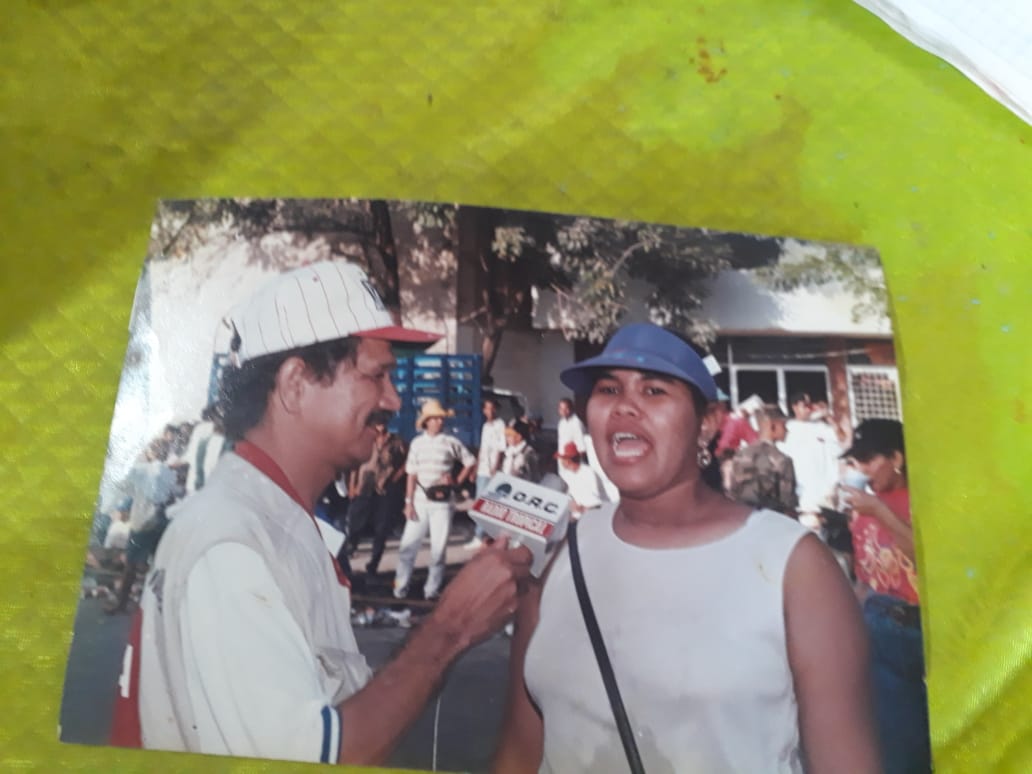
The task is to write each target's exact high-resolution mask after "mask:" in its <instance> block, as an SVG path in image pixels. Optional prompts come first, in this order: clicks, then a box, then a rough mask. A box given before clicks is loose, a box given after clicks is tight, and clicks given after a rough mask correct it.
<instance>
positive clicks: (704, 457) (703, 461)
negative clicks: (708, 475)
mask: <svg viewBox="0 0 1032 774" xmlns="http://www.w3.org/2000/svg"><path fill="white" fill-rule="evenodd" d="M696 459H697V460H698V463H699V467H700V468H708V467H709V466H710V463H711V462H713V455H712V454H710V450H709V445H708V444H704V443H700V444H699V455H698V457H697V458H696Z"/></svg>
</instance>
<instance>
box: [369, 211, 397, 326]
mask: <svg viewBox="0 0 1032 774" xmlns="http://www.w3.org/2000/svg"><path fill="white" fill-rule="evenodd" d="M369 210H370V214H371V215H372V218H373V244H374V245H375V247H376V249H377V251H378V252H379V253H380V260H381V261H382V262H383V273H382V275H381V276H380V277H379V279H380V280H381V284H382V290H383V302H384V304H386V306H387V308H388V309H390V310H391V312H392V313H394V314H396V315H398V314H400V313H401V291H400V287H401V283H400V281H399V279H398V248H397V246H396V245H395V244H394V230H393V229H392V228H391V211H390V208H389V207H388V206H387V202H385V201H383V200H382V199H375V200H373V201H370V202H369Z"/></svg>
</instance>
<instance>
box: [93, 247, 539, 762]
mask: <svg viewBox="0 0 1032 774" xmlns="http://www.w3.org/2000/svg"><path fill="white" fill-rule="evenodd" d="M229 323H230V324H231V326H232V329H233V330H234V332H235V336H234V342H233V347H234V349H235V351H236V357H235V359H234V360H235V365H234V366H233V367H231V368H230V369H228V371H227V372H226V373H225V374H224V375H223V379H222V384H221V395H220V401H221V403H222V405H223V408H224V425H225V430H226V435H227V438H229V439H230V440H232V441H235V442H236V446H235V448H234V451H233V452H231V453H227V454H225V455H223V457H222V458H221V459H220V460H219V462H218V464H217V465H216V467H215V469H214V471H213V473H212V475H211V476H210V478H209V479H208V480H207V481H206V483H205V486H204V488H203V489H201V490H199V491H198V492H197V493H196V494H195V495H193V496H192V497H189V498H187V499H186V500H184V501H183V503H182V506H181V508H180V509H179V511H178V513H177V514H176V516H175V518H174V519H173V521H172V524H171V525H170V527H169V528H168V530H167V531H166V533H165V536H164V538H163V539H162V541H161V543H160V545H159V547H158V551H157V554H156V557H155V561H154V565H153V567H152V569H151V572H150V574H149V575H148V578H147V582H146V585H145V589H144V593H143V597H142V600H141V609H140V612H141V615H140V616H138V617H137V619H136V621H135V623H134V629H133V634H132V636H131V641H130V647H129V648H128V649H127V652H126V659H125V664H126V669H125V672H124V674H123V675H122V677H121V679H120V681H119V698H118V702H117V703H118V706H117V708H116V717H115V728H114V733H113V738H112V742H113V743H115V744H123V745H133V744H135V745H142V746H144V747H148V748H157V749H165V750H188V751H193V752H203V753H214V754H224V755H240V756H247V757H256V758H257V757H262V758H280V759H289V760H301V761H322V762H342V763H343V762H346V763H356V764H378V763H381V762H383V761H384V760H385V759H386V757H387V755H388V754H389V753H390V751H391V748H392V747H393V746H394V744H395V743H396V742H397V740H398V739H399V738H400V737H401V735H402V734H403V732H404V731H405V730H406V729H407V728H408V726H409V725H410V724H411V723H412V722H413V721H414V720H415V719H416V717H418V715H419V713H420V712H421V710H422V708H423V705H424V704H425V703H426V701H427V700H428V699H429V697H430V696H431V695H432V693H433V691H434V690H435V688H436V687H437V686H438V684H439V683H440V681H441V678H442V675H443V674H444V672H445V670H446V669H447V668H448V667H449V665H450V664H452V663H453V662H454V661H455V659H456V658H457V657H458V655H459V654H460V653H461V652H462V651H463V650H464V649H465V648H466V647H468V646H470V645H471V644H473V643H476V642H478V641H480V640H482V639H483V638H485V637H486V636H488V635H489V634H491V633H493V632H494V631H496V630H497V629H499V628H501V627H502V625H503V624H504V623H505V622H506V620H507V619H508V618H509V617H510V615H511V614H512V612H513V610H514V609H515V607H516V601H517V584H518V582H520V581H522V580H523V579H524V578H525V577H526V575H527V573H528V571H529V565H530V561H531V556H530V553H529V552H528V551H526V550H525V549H520V550H516V551H509V550H507V546H506V545H505V544H504V542H503V543H500V544H499V543H496V544H495V545H493V546H491V547H489V548H487V549H485V550H484V551H483V552H482V553H480V554H478V555H477V556H476V557H474V559H473V560H472V561H471V562H470V563H469V565H468V567H467V568H466V569H465V570H464V571H463V572H462V573H460V574H459V576H458V577H457V578H456V579H455V581H454V583H452V584H451V586H450V587H449V589H448V592H447V593H446V594H445V595H444V596H443V597H442V598H441V601H440V603H439V604H438V606H437V609H436V610H435V612H434V613H433V614H432V615H430V616H429V617H428V618H427V619H426V620H425V621H424V622H423V624H422V625H421V626H420V627H419V628H418V629H417V630H415V631H414V632H413V634H412V637H411V638H410V639H409V641H408V643H407V645H406V646H405V647H404V648H403V649H402V650H401V651H400V652H399V653H398V654H397V656H396V657H395V658H394V659H393V660H392V661H391V662H390V663H389V664H387V665H386V666H385V667H383V668H382V669H381V670H380V671H379V672H378V673H377V674H376V675H375V676H374V675H373V674H372V672H371V670H370V668H369V666H368V664H367V663H366V660H365V658H364V657H363V655H362V654H361V653H360V652H359V650H358V647H357V644H356V641H355V636H354V633H353V632H352V629H351V622H350V612H351V596H350V590H349V587H348V584H347V579H346V577H345V576H344V575H343V573H341V571H340V568H339V566H338V565H337V564H336V562H335V560H334V558H333V556H332V555H331V554H330V553H329V551H328V549H327V547H326V545H325V544H324V542H323V539H322V537H321V534H320V527H319V526H318V524H317V521H316V519H314V518H313V515H312V514H313V509H314V505H315V502H316V499H317V498H318V497H319V494H320V493H321V492H322V491H323V490H324V489H325V488H326V486H327V485H328V484H329V483H330V482H331V481H333V480H334V478H335V477H337V475H338V474H339V473H341V472H343V471H346V470H349V469H351V468H353V467H355V466H357V465H359V464H361V463H362V462H363V461H364V460H366V459H368V458H369V455H370V453H371V451H372V448H373V443H374V440H375V438H376V430H375V425H376V424H377V423H378V422H383V421H386V420H388V419H389V418H390V417H391V415H392V414H393V413H394V412H395V411H397V410H398V409H399V408H400V403H401V402H400V399H399V397H398V393H397V391H396V390H395V389H394V386H393V384H392V383H391V372H392V370H393V369H394V366H395V359H394V355H393V353H392V349H391V345H392V344H393V343H398V342H401V343H407V344H410V345H416V346H426V345H428V344H429V343H431V342H432V341H434V340H435V339H436V338H437V337H436V336H435V335H433V334H427V333H423V332H419V331H412V330H407V329H405V328H401V327H399V326H397V325H395V323H394V321H393V320H392V318H391V315H390V313H389V312H388V311H387V309H386V308H385V307H384V305H383V302H382V301H381V300H380V297H379V296H378V295H377V293H376V291H375V290H374V289H373V287H372V285H371V284H370V283H369V280H368V279H367V278H366V275H365V274H364V273H363V272H362V271H361V270H360V269H359V268H358V267H357V266H354V265H352V264H349V263H346V262H342V261H325V262H321V263H316V264H312V265H309V266H305V267H303V268H300V269H296V270H293V271H288V272H285V273H283V274H282V275H280V276H278V277H277V278H275V279H274V280H272V281H271V282H269V283H268V285H266V286H265V287H264V288H262V289H261V290H259V291H258V292H257V293H256V294H255V295H254V296H252V297H251V298H250V299H249V300H248V301H247V302H246V303H245V304H244V305H243V306H242V307H240V308H239V309H237V310H235V311H234V312H233V313H231V315H230V319H229Z"/></svg>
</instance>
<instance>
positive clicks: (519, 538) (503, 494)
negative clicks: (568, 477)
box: [469, 473, 570, 578]
mask: <svg viewBox="0 0 1032 774" xmlns="http://www.w3.org/2000/svg"><path fill="white" fill-rule="evenodd" d="M552 479H554V481H553V480H552ZM549 484H551V486H549ZM559 487H564V485H563V483H562V480H561V479H560V478H559V477H558V476H545V479H543V480H542V483H540V484H534V483H532V482H530V481H525V480H524V479H522V478H517V477H516V476H510V475H507V474H505V473H496V474H495V475H493V476H492V477H491V480H490V481H488V482H487V486H486V487H485V488H484V491H483V492H482V493H480V494H479V495H477V499H476V501H475V502H474V503H473V507H472V508H470V509H469V516H470V518H472V519H473V521H475V522H476V523H477V524H478V525H480V527H481V528H483V530H484V532H485V533H487V534H488V535H489V536H490V537H491V538H493V539H497V538H499V537H501V536H502V535H505V536H507V537H508V538H509V541H510V544H511V545H513V546H517V545H522V546H526V547H527V548H529V549H530V552H531V553H532V554H533V555H534V561H533V563H532V564H531V566H530V572H531V574H532V575H534V577H535V578H540V577H541V573H542V571H543V570H544V569H545V564H546V562H547V561H548V558H549V555H550V554H551V553H552V551H554V550H555V547H556V546H558V545H559V544H560V543H561V542H562V540H563V538H564V537H565V536H566V527H567V525H568V524H569V523H570V496H569V495H567V494H565V492H564V491H563V489H560V488H559Z"/></svg>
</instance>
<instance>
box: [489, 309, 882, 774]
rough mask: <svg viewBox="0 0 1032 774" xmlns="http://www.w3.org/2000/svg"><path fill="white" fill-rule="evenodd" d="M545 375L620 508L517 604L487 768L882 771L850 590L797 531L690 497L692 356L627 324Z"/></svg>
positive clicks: (695, 472)
mask: <svg viewBox="0 0 1032 774" xmlns="http://www.w3.org/2000/svg"><path fill="white" fill-rule="evenodd" d="M560 379H561V380H562V382H563V384H565V385H566V386H567V387H569V388H570V389H572V390H573V391H574V393H575V394H576V395H577V396H578V397H579V398H581V399H586V400H587V410H586V415H587V425H588V432H589V434H590V436H591V438H592V442H593V444H594V447H595V449H596V452H597V454H598V457H599V461H600V463H601V465H602V468H603V469H604V470H605V473H606V475H607V476H609V478H610V479H612V481H613V483H614V484H615V485H616V486H617V488H618V489H619V490H620V502H619V504H618V505H613V504H609V505H607V506H603V508H601V509H598V510H596V511H595V512H594V513H593V514H592V515H591V516H590V517H589V518H584V519H581V520H580V521H579V522H577V524H576V527H572V526H571V528H570V530H569V534H568V539H567V545H566V546H565V547H564V548H563V549H562V550H560V551H559V552H557V554H556V556H555V558H554V560H553V562H552V565H551V567H550V568H549V569H548V571H547V572H546V574H545V576H544V579H543V583H540V584H536V586H535V588H533V589H532V590H531V592H529V593H528V594H527V595H525V597H524V600H523V602H522V603H521V607H520V610H519V612H518V613H517V619H516V620H517V626H516V634H515V636H514V638H513V645H512V648H513V650H512V658H511V664H510V695H509V703H508V707H507V712H506V720H505V724H504V727H503V732H502V737H501V741H500V744H499V748H498V751H497V754H496V758H495V770H496V771H498V772H503V773H507V772H523V771H528V772H530V771H541V772H563V774H566V772H589V771H590V772H602V771H604V772H611V771H626V770H628V769H629V770H631V771H633V772H639V771H650V772H682V771H685V772H694V771H700V772H729V771H733V772H750V774H751V773H752V772H767V771H776V772H802V771H804V770H805V771H807V772H841V771H850V772H874V771H878V770H879V764H878V756H877V743H876V741H875V732H874V729H873V722H872V713H871V709H870V697H869V693H868V681H867V658H868V657H867V649H866V642H867V639H866V634H865V631H864V625H863V621H862V620H861V617H860V614H859V610H858V607H857V605H856V601H855V599H854V597H853V595H852V591H851V590H850V588H849V585H848V583H847V582H846V579H845V577H844V576H843V574H842V572H841V570H840V569H839V567H838V565H837V564H836V562H835V560H834V558H833V557H832V556H831V554H830V553H829V552H828V551H827V549H826V548H825V547H824V546H823V545H822V544H821V543H820V541H819V540H817V538H816V537H814V536H813V535H812V534H811V533H810V532H809V530H807V529H806V528H804V527H801V526H800V525H799V524H798V523H797V522H796V521H794V520H793V519H791V518H788V517H786V516H784V515H783V514H779V513H776V512H774V511H769V510H751V509H750V508H749V507H747V506H744V505H741V504H739V503H735V502H733V501H732V500H730V499H728V498H726V497H725V496H724V495H723V494H721V493H719V492H717V491H714V489H712V488H711V487H709V486H707V485H705V484H704V483H703V482H702V480H701V477H700V465H703V464H705V462H706V460H705V455H703V454H700V425H701V423H702V419H703V417H704V415H705V412H706V408H707V406H708V404H709V403H711V402H712V401H714V400H715V399H716V397H717V388H716V385H715V384H714V382H713V378H712V376H711V375H710V373H709V370H708V369H707V368H706V366H705V364H704V363H703V362H702V360H701V358H700V357H699V356H698V355H697V354H696V352H695V350H694V349H693V348H692V347H691V345H689V344H688V343H687V342H685V341H684V340H683V339H681V338H680V337H679V336H677V335H675V334H673V333H671V332H669V331H667V330H665V329H663V328H661V327H659V326H656V325H652V324H643V323H636V324H630V325H626V326H624V327H622V328H621V329H620V330H618V331H617V332H616V333H615V334H614V335H613V337H612V338H611V339H610V340H609V342H608V343H607V345H606V347H605V349H604V351H603V352H602V354H600V355H598V356H597V357H593V358H590V359H588V360H585V361H582V362H580V363H577V364H576V365H574V366H572V367H570V368H567V369H566V370H564V371H563V372H562V374H561V375H560Z"/></svg>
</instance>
